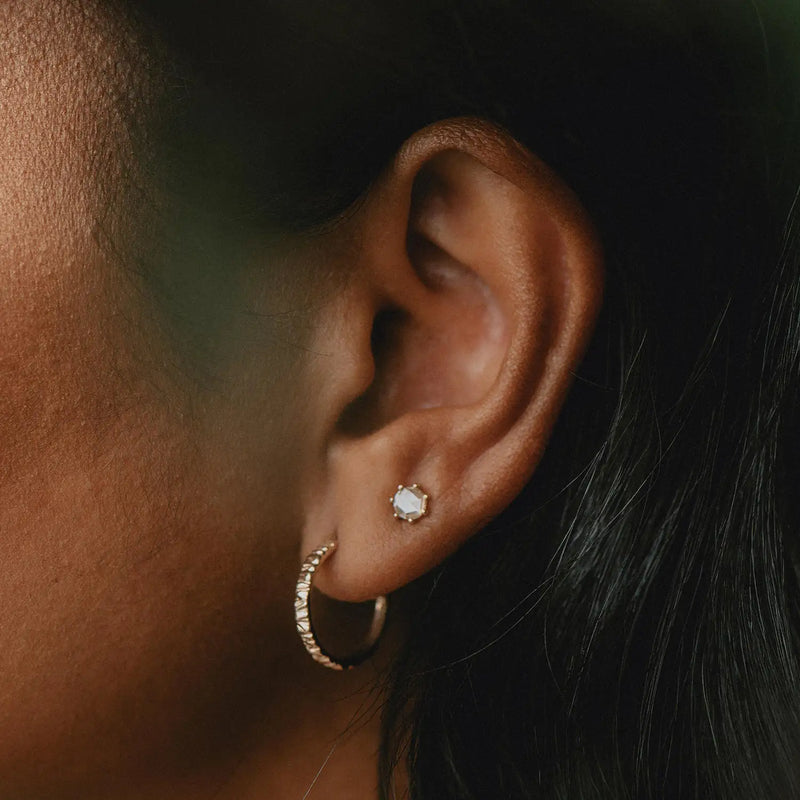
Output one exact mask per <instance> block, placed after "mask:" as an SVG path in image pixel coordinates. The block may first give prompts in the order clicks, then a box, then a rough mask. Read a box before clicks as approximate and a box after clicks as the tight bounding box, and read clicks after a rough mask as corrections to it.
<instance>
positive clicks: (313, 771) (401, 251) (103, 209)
mask: <svg viewBox="0 0 800 800" xmlns="http://www.w3.org/2000/svg"><path fill="white" fill-rule="evenodd" d="M0 39H1V40H2V45H3V46H2V51H0V52H1V53H2V55H0V97H2V98H3V105H2V108H1V109H0V152H2V153H3V158H2V159H0V321H2V337H0V564H3V580H2V581H0V608H2V614H0V796H2V797H14V798H18V799H19V800H26V798H42V797H47V798H48V800H59V799H60V798H67V797H80V798H82V800H87V799H89V798H98V800H99V798H108V799H111V798H114V799H115V800H116V798H131V800H133V798H136V800H150V799H152V800H182V798H193V799H194V800H197V799H198V798H200V799H201V800H202V798H205V797H209V798H210V797H214V798H218V799H221V800H227V798H231V800H232V799H233V798H237V800H248V798H251V797H252V798H256V797H276V798H284V797H285V798H294V797H297V798H300V797H303V796H304V794H305V792H306V791H307V790H308V788H309V787H310V786H311V784H312V782H313V781H314V779H315V776H316V775H317V772H318V771H319V770H320V768H321V767H322V766H323V763H324V764H325V769H324V770H322V772H321V773H320V776H319V780H318V782H317V783H316V784H315V786H314V791H313V793H312V794H311V795H310V796H311V797H325V798H329V799H330V800H344V799H345V798H354V799H355V798H359V799H362V798H367V797H371V796H375V785H376V759H375V753H376V751H377V747H378V716H377V714H376V713H375V709H376V708H377V707H378V706H379V704H380V696H379V694H378V693H377V692H376V691H375V690H374V689H373V684H374V680H375V675H376V669H381V668H383V667H384V666H385V665H386V662H387V661H388V660H389V659H390V657H391V649H392V648H391V646H388V645H386V646H384V647H383V648H382V649H381V651H380V652H379V656H378V659H379V660H378V661H377V662H374V663H370V664H368V665H366V666H364V667H362V668H361V669H359V670H355V671H353V672H352V673H348V674H346V675H341V674H335V673H328V672H326V671H325V670H324V669H322V668H321V667H318V666H317V665H315V664H313V663H312V662H311V660H310V659H309V658H308V657H307V656H306V655H305V653H304V652H303V651H302V649H301V647H300V645H299V641H298V639H297V637H296V635H295V633H294V630H293V619H292V602H293V584H294V580H295V576H296V570H297V568H298V565H299V562H300V559H301V555H302V553H303V552H305V551H307V550H310V549H312V547H314V546H316V545H318V544H320V543H322V542H323V541H326V540H327V539H329V538H331V536H333V535H338V536H339V541H340V549H339V551H338V552H337V554H336V556H335V557H334V559H333V560H332V561H331V563H330V566H329V567H327V568H326V570H324V571H323V572H322V573H321V574H320V585H321V586H323V587H324V588H325V589H326V590H327V591H328V592H329V593H330V594H331V595H333V596H335V597H340V598H342V599H348V600H361V599H367V598H370V597H374V596H375V595H376V594H377V593H378V592H391V591H393V590H395V589H399V588H401V587H402V586H404V585H406V584H408V583H409V582H411V581H413V580H414V578H416V577H418V576H419V575H421V574H423V573H424V572H425V571H426V570H428V569H430V568H431V567H433V566H435V564H436V563H438V562H439V561H440V560H441V559H442V558H444V557H445V556H446V555H447V554H449V553H451V552H453V551H454V550H455V549H457V547H458V546H459V544H460V543H461V542H462V541H463V540H464V539H465V538H466V537H467V536H469V535H471V534H472V533H474V532H475V531H476V530H477V529H478V528H479V527H480V525H481V523H482V521H483V520H485V519H486V518H488V517H490V516H492V515H494V514H495V513H497V512H498V511H499V510H501V509H502V508H503V507H504V505H505V504H507V503H508V502H509V501H510V499H511V498H512V497H513V495H514V494H515V493H516V491H518V490H519V488H521V486H522V485H523V484H524V482H525V480H527V478H528V476H529V474H530V472H531V471H532V470H533V468H534V467H535V464H536V462H537V460H538V458H539V455H540V454H541V452H542V450H543V448H544V446H545V443H546V440H547V437H548V435H549V431H550V429H551V427H552V425H553V423H554V420H555V417H556V415H557V412H558V408H559V407H560V404H561V402H562V401H563V397H564V394H565V392H566V390H567V387H568V385H569V381H570V377H571V374H572V370H573V369H574V367H575V365H576V364H577V362H578V360H579V359H580V355H581V353H582V351H583V348H584V347H585V344H586V341H587V337H588V335H589V331H590V329H591V325H592V321H593V318H594V314H595V312H596V308H597V305H598V303H599V298H600V269H599V259H598V256H597V249H596V245H595V243H594V239H593V236H592V232H591V226H590V225H589V224H588V222H587V221H586V220H585V218H584V217H583V214H582V212H581V211H580V208H579V206H578V205H577V203H576V202H575V200H574V199H573V198H572V197H571V195H569V193H568V192H567V191H566V190H565V189H564V188H563V187H562V186H560V184H559V183H558V181H557V179H556V178H555V177H554V176H552V175H551V174H550V173H549V172H548V171H547V170H546V169H544V167H542V165H540V164H538V162H536V161H535V160H534V159H532V157H531V156H530V154H526V153H524V152H522V151H521V150H520V149H519V148H518V147H517V146H516V145H515V144H514V143H513V142H511V141H510V140H509V139H508V137H505V136H504V135H502V134H500V133H499V132H497V131H494V130H493V129H491V128H488V127H486V126H483V125H481V124H480V123H477V122H475V121H470V120H460V121H455V122H454V123H451V124H450V125H444V126H439V127H435V128H432V129H427V130H426V131H423V132H421V133H420V134H419V135H418V136H417V137H416V138H415V139H414V140H412V141H411V142H410V143H409V144H408V146H407V147H406V148H405V150H404V152H403V153H402V154H401V155H400V157H399V158H398V159H397V161H396V163H395V164H393V165H392V167H391V168H390V169H389V170H387V173H386V174H385V175H384V176H383V178H382V179H381V181H379V182H378V184H376V186H375V187H374V188H373V189H372V190H371V193H370V195H369V196H368V198H367V200H366V202H365V203H364V205H363V207H362V208H361V210H360V211H359V212H358V213H357V214H356V215H354V216H353V217H352V218H351V219H350V220H348V222H347V223H345V224H344V225H342V226H340V227H339V228H337V229H335V230H334V231H333V232H331V233H330V234H327V235H325V236H323V237H317V238H315V239H313V241H308V242H307V241H304V240H303V239H302V238H301V239H299V240H294V241H289V240H286V239H285V240H284V241H282V242H280V243H278V244H276V243H275V242H274V241H272V242H270V243H268V242H266V241H262V240H259V239H258V237H254V238H253V239H252V240H248V241H247V242H244V243H242V242H237V243H236V246H235V247H234V248H233V250H230V249H228V248H227V245H226V243H225V242H223V243H222V244H220V250H219V252H217V253H216V255H219V256H220V257H221V256H222V255H223V254H225V253H229V252H233V251H235V252H236V254H237V257H236V260H235V263H226V264H225V268H226V273H225V274H226V276H227V278H226V281H227V282H226V286H227V287H228V289H227V291H226V293H225V296H224V297H221V298H220V297H218V292H216V290H215V287H214V285H213V281H212V285H211V286H210V287H206V288H205V289H204V288H203V287H200V288H197V289H196V288H194V287H192V285H191V283H189V284H183V283H180V282H179V283H177V284H176V285H175V287H173V292H177V293H178V294H180V292H181V291H182V290H183V289H186V292H187V295H186V297H180V296H178V297H177V298H175V297H173V298H172V299H170V300H169V302H164V299H163V297H159V296H157V293H156V292H155V291H154V290H153V286H152V284H151V283H150V282H148V281H147V280H144V279H142V278H141V277H140V276H139V274H138V273H137V272H136V271H134V270H132V269H130V263H132V262H130V261H126V259H125V258H124V257H121V255H120V246H119V245H120V243H122V244H123V245H124V247H122V249H125V250H126V252H129V253H132V252H134V251H135V250H136V247H137V246H140V245H141V246H142V247H144V246H145V244H146V246H147V247H148V248H150V249H151V250H152V252H158V251H159V248H158V246H157V245H156V246H155V247H154V248H153V243H152V241H150V240H149V238H148V236H150V232H151V231H158V230H161V228H160V227H159V224H158V222H159V215H160V214H162V213H163V214H166V215H167V216H168V215H169V213H171V210H170V209H169V208H167V210H166V211H165V210H164V209H165V208H166V207H167V206H168V204H169V202H170V201H169V200H168V199H165V198H163V197H161V196H160V195H159V190H158V189H157V187H156V185H155V184H152V185H150V188H149V191H148V192H146V194H148V196H149V198H150V200H149V201H148V202H147V203H141V202H140V195H139V194H137V193H136V192H134V191H133V190H132V188H131V187H132V186H135V185H147V183H148V181H149V180H150V179H149V178H147V177H145V175H144V174H143V172H142V164H143V163H144V162H145V161H146V160H147V157H146V154H147V153H148V152H152V151H151V150H150V149H148V131H149V130H150V128H149V127H148V126H149V120H151V119H152V117H153V115H154V114H155V113H156V109H157V107H158V100H159V96H160V85H161V84H160V79H159V67H158V63H159V61H158V57H157V56H156V55H154V54H152V53H147V52H145V51H144V50H143V49H142V46H141V45H140V44H139V41H138V39H137V36H136V33H135V32H134V31H133V30H132V29H130V28H129V27H128V26H127V25H126V23H125V22H124V19H123V17H122V15H120V14H119V13H118V12H116V11H115V10H114V9H113V7H112V6H107V5H100V4H97V5H95V4H94V3H82V4H75V3H69V2H52V1H51V0H48V1H47V2H45V1H44V0H42V2H28V1H27V0H17V2H9V3H5V4H3V5H2V6H0ZM415 182H416V183H415ZM414 185H417V186H422V187H423V189H424V191H423V192H422V193H421V195H420V197H418V198H417V199H416V200H415V201H414V204H411V202H410V198H411V189H412V186H414ZM153 198H156V200H155V201H153ZM162 201H163V202H162ZM493 209H494V210H497V213H494V211H493ZM143 231H144V232H145V233H146V234H147V235H142V232H143ZM409 231H412V232H413V233H415V235H417V237H418V239H419V241H420V242H421V243H420V244H419V246H418V247H414V248H411V249H408V250H407V248H406V242H407V240H408V232H409ZM151 238H152V237H151ZM222 238H223V239H224V237H222ZM356 241H357V242H359V247H358V248H356V247H354V244H353V243H354V242H356ZM173 244H174V243H173ZM184 244H185V245H186V248H187V252H191V243H190V242H189V241H186V242H185V243H184ZM170 252H173V253H174V252H176V250H175V247H173V248H172V250H171V251H170ZM178 252H180V250H178ZM187 260H189V261H191V257H189V256H187ZM222 260H224V259H222ZM288 274H292V275H293V276H294V277H293V279H292V281H291V282H288V281H287V280H286V278H285V276H286V275H288ZM321 274H326V275H337V274H338V276H339V277H338V278H337V279H336V280H335V281H334V280H331V281H328V282H326V281H320V280H319V275H321ZM342 276H344V279H342ZM187 286H188V288H187ZM176 287H177V288H176ZM387 303H388V304H394V305H396V306H398V307H402V308H403V310H404V312H405V313H404V314H403V315H401V316H400V317H398V319H399V321H398V322H397V323H396V324H395V328H394V330H393V331H392V332H391V333H392V335H391V336H390V337H389V338H388V340H387V341H388V342H389V344H388V345H387V347H386V348H385V351H383V352H382V353H380V354H377V355H376V356H375V358H373V354H372V353H371V352H370V334H371V331H372V328H373V324H374V321H375V318H376V315H377V314H378V313H379V312H380V310H381V309H382V308H385V307H386V305H387ZM298 309H306V310H307V311H312V312H313V313H310V314H309V313H306V312H301V311H298ZM286 312H292V313H289V314H286ZM276 313H279V314H281V315H283V316H282V317H280V318H281V319H284V318H285V321H284V322H282V323H280V324H281V326H282V327H279V328H276V323H275V314H276ZM212 323H213V324H212ZM187 331H195V332H196V331H201V332H202V336H200V338H199V340H198V337H197V336H194V338H192V337H188V335H187V334H186V332H187ZM187 338H192V345H191V347H187V344H186V341H187ZM286 343H288V344H286ZM422 350H424V351H425V352H426V354H427V356H426V357H425V358H420V355H419V354H420V352H421V351H422ZM187 354H188V355H187ZM198 359H202V363H200V365H199V366H198V363H197V362H198ZM375 359H377V360H375ZM346 409H350V410H349V412H347V413H345V411H346ZM353 409H355V410H356V411H357V416H358V419H357V420H356V422H355V423H354V421H353ZM413 480H416V481H418V482H420V483H421V484H422V485H423V486H425V488H426V490H428V491H429V492H430V493H431V495H432V498H433V500H432V512H431V515H430V517H429V518H428V519H427V520H425V521H422V522H420V523H418V524H417V525H416V526H414V527H413V528H410V527H400V526H399V525H398V523H396V522H395V521H394V520H392V518H391V513H390V511H389V508H388V495H389V494H390V493H391V490H392V489H393V487H394V486H395V485H396V484H397V483H398V482H400V481H406V482H412V481H413ZM391 636H392V634H391V633H390V634H389V638H391ZM365 708H366V709H368V713H365ZM354 720H355V724H353V723H354ZM346 730H347V732H346V733H344V734H343V732H345V731H346ZM334 743H337V747H336V748H335V751H334V752H333V755H332V756H331V757H330V759H329V760H326V759H327V757H328V756H329V754H330V753H331V749H332V747H333V745H334Z"/></svg>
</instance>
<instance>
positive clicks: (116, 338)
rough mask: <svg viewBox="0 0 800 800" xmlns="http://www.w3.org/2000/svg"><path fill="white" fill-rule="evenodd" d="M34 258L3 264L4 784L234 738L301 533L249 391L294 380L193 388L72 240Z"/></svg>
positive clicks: (277, 428) (173, 754)
mask: <svg viewBox="0 0 800 800" xmlns="http://www.w3.org/2000/svg"><path fill="white" fill-rule="evenodd" d="M31 252H36V247H35V245H34V243H32V242H31V243H29V246H28V248H27V249H26V250H24V249H21V248H20V249H18V250H17V251H16V253H15V256H14V258H13V259H10V260H9V259H7V257H6V256H2V257H0V258H2V259H3V263H1V264H0V274H3V275H4V276H5V277H4V281H5V283H4V284H3V290H4V291H3V294H2V297H1V298H0V318H2V320H3V328H4V336H3V337H2V339H0V367H1V368H0V564H2V565H3V572H2V581H0V609H2V613H0V795H2V796H10V795H11V794H15V793H16V792H17V790H18V789H19V787H22V786H24V785H26V784H25V781H26V780H28V779H31V780H32V777H31V775H30V774H29V775H27V777H25V776H26V770H27V769H29V768H31V766H30V765H37V771H41V772H44V773H45V774H46V773H49V774H58V775H60V776H61V779H62V780H64V781H67V782H68V781H70V780H72V779H71V778H70V777H69V776H70V774H71V771H73V770H75V771H76V772H80V773H81V774H87V773H91V772H92V771H93V770H94V771H95V772H96V773H97V774H100V773H102V772H104V771H105V772H109V771H110V772H112V773H114V774H116V775H117V776H118V778H119V779H120V780H122V779H123V776H124V775H125V770H128V771H129V776H128V777H129V779H131V780H132V779H133V778H132V777H131V775H130V773H135V772H136V770H137V769H139V766H138V765H145V764H146V765H147V769H148V770H149V771H152V770H153V767H154V764H157V763H158V762H159V761H163V763H164V765H165V766H164V769H167V766H166V765H167V764H171V765H173V766H174V765H176V764H180V763H181V762H185V761H186V760H189V759H191V758H198V757H201V756H200V755H199V754H202V753H203V752H205V751H207V750H208V748H209V747H210V746H212V742H213V739H214V737H217V736H221V735H222V734H221V732H224V735H225V736H227V737H231V728H232V727H233V728H234V729H244V728H245V727H246V722H247V719H248V717H249V716H250V715H257V714H258V713H259V711H260V709H259V707H258V706H259V701H255V700H254V698H259V697H260V698H264V699H263V701H262V702H264V703H266V702H267V698H268V692H267V691H266V684H267V683H268V680H269V669H270V664H271V663H273V662H274V661H275V660H276V659H278V658H280V657H281V655H282V654H281V648H282V647H283V644H282V643H283V642H284V641H287V642H288V641H290V638H291V637H292V636H293V634H292V632H291V625H292V611H291V600H292V590H293V586H292V583H293V573H294V569H295V565H296V547H297V545H296V536H295V531H297V530H298V527H299V521H298V519H297V518H296V517H295V516H294V514H293V513H292V508H296V507H297V504H295V503H293V502H292V487H293V486H296V485H297V480H296V477H297V472H298V470H299V469H301V464H300V461H299V459H290V458H289V457H288V453H289V451H290V448H291V444H292V440H293V438H294V437H293V433H294V432H295V428H294V426H295V425H296V424H299V423H300V420H291V419H287V418H286V417H285V416H280V415H278V414H276V409H279V408H283V407H284V404H283V403H282V401H281V398H280V397H278V396H277V395H276V394H274V393H272V394H271V393H270V392H269V391H268V390H267V388H268V386H269V385H273V384H276V383H277V384H281V385H282V386H283V387H284V389H286V387H288V386H290V385H291V372H290V371H287V370H284V371H283V372H282V373H280V374H272V375H262V376H261V380H260V383H259V381H258V380H256V379H254V378H253V377H252V375H253V372H252V370H251V367H252V363H251V362H250V361H248V362H247V363H246V364H240V365H239V366H237V367H231V368H230V370H229V372H228V374H227V376H226V378H225V380H224V382H223V383H224V391H221V390H220V391H216V390H215V391H212V392H209V391H204V392H202V393H201V392H199V390H197V389H196V388H195V389H192V388H191V387H190V385H189V382H188V381H182V382H181V381H179V380H178V379H177V378H176V377H175V375H176V374H178V373H175V374H169V371H165V370H164V368H163V364H164V363H172V359H171V357H170V355H169V349H168V348H167V346H166V345H163V346H162V345H159V344H158V343H156V342H155V339H156V337H153V336H149V337H147V341H145V338H146V337H145V335H144V333H143V329H144V328H145V327H147V325H148V323H147V322H146V321H145V320H146V319H147V316H146V315H144V314H143V313H142V309H141V308H139V307H137V306H136V304H135V302H131V301H130V298H127V297H125V295H126V291H127V290H126V289H125V287H124V286H122V282H121V281H120V282H119V283H116V284H115V283H114V281H113V280H112V277H109V276H113V275H114V274H115V273H114V272H113V268H112V267H109V265H107V264H105V263H104V262H103V259H102V255H101V254H100V253H99V252H98V251H97V248H96V247H95V246H94V244H93V239H92V237H91V236H90V235H87V236H85V237H80V236H76V237H75V238H73V239H72V240H71V241H69V242H68V247H67V248H64V247H61V249H60V250H58V251H54V252H52V253H50V254H48V256H47V257H46V258H45V257H44V256H39V257H37V258H36V259H32V258H31V256H30V255H29V254H30V253H31ZM25 253H27V254H28V255H25ZM6 255H7V251H6ZM134 320H139V321H138V322H136V323H134ZM252 360H255V355H254V356H253V359H252ZM272 366H273V368H275V365H274V363H273V365H272ZM245 373H246V374H247V375H248V376H250V378H249V380H250V381H251V383H247V382H246V381H245V380H244V377H243V376H244V374H245ZM253 381H255V382H256V383H259V385H260V386H261V387H262V388H263V389H264V391H261V392H257V391H256V390H255V387H254V386H253V385H252V382H253ZM264 387H267V388H264ZM291 641H292V642H293V639H291ZM232 674H234V675H236V676H237V681H236V682H235V683H233V682H232V681H231V679H230V676H231V675H232ZM221 721H225V724H221ZM231 743H232V742H231ZM48 765H49V766H48ZM110 765H113V769H111V767H110ZM142 769H143V770H144V766H142ZM11 775H16V778H14V780H17V781H19V783H8V782H7V781H8V780H10V778H7V776H11ZM74 780H75V781H78V780H79V778H78V776H77V775H76V776H75V777H74ZM4 781H6V782H4Z"/></svg>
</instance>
